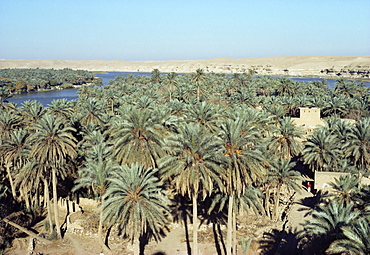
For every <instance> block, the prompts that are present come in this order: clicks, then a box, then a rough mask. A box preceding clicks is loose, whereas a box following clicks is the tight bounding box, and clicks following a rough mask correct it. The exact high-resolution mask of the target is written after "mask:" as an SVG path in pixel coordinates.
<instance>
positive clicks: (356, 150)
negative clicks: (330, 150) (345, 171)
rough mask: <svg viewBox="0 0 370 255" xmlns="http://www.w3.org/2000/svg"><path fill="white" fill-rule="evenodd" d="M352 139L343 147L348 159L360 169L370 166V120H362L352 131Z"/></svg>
mask: <svg viewBox="0 0 370 255" xmlns="http://www.w3.org/2000/svg"><path fill="white" fill-rule="evenodd" d="M351 138H352V139H350V140H348V141H347V143H346V144H344V145H343V147H344V152H345V155H346V156H347V157H351V158H352V159H353V163H354V165H356V166H359V167H360V168H364V169H366V168H367V167H369V166H370V118H366V119H362V120H360V121H359V122H358V123H356V124H355V126H354V127H353V129H352V136H351Z"/></svg>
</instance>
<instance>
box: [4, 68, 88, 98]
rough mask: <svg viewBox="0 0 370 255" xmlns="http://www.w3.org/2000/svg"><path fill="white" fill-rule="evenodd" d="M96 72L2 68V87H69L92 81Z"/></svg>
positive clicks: (12, 89) (19, 91)
mask: <svg viewBox="0 0 370 255" xmlns="http://www.w3.org/2000/svg"><path fill="white" fill-rule="evenodd" d="M93 81H94V74H93V73H92V72H89V71H84V70H72V69H68V68H65V69H61V70H58V69H0V87H5V88H7V89H8V91H10V92H12V93H14V92H18V93H21V92H29V91H37V90H40V89H53V88H56V87H60V88H68V87H71V86H73V85H83V84H87V83H92V82H93Z"/></svg>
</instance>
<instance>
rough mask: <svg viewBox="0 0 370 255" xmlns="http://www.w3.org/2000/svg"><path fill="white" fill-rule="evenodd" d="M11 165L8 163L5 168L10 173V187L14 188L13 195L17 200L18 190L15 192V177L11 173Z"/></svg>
mask: <svg viewBox="0 0 370 255" xmlns="http://www.w3.org/2000/svg"><path fill="white" fill-rule="evenodd" d="M10 166H11V163H8V164H6V165H5V168H6V173H7V175H8V179H9V184H10V188H11V190H12V195H13V198H14V199H15V200H18V199H17V197H16V195H17V194H16V192H15V187H14V182H13V177H12V175H11V174H10Z"/></svg>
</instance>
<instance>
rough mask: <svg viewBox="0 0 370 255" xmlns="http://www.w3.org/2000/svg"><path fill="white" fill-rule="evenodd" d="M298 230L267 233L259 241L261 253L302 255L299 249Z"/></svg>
mask: <svg viewBox="0 0 370 255" xmlns="http://www.w3.org/2000/svg"><path fill="white" fill-rule="evenodd" d="M297 234H298V232H297V231H296V230H294V231H292V230H291V229H290V230H278V229H273V230H272V231H271V232H265V233H264V234H263V238H262V240H261V241H259V244H260V249H261V253H260V254H263V255H274V254H289V255H300V254H302V251H301V250H300V248H299V243H300V239H299V238H298V237H297Z"/></svg>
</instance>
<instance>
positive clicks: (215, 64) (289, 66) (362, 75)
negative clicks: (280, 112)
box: [0, 56, 370, 81]
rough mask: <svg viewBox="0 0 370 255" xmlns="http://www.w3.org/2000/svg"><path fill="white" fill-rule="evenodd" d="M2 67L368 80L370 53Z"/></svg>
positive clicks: (2, 64) (10, 63)
mask: <svg viewBox="0 0 370 255" xmlns="http://www.w3.org/2000/svg"><path fill="white" fill-rule="evenodd" d="M0 68H54V69H63V68H70V69H76V70H88V71H95V72H96V71H100V72H113V71H116V72H151V71H153V70H154V69H158V70H159V71H160V72H176V73H193V72H195V71H196V70H197V69H203V70H204V71H205V72H207V73H211V72H214V73H227V74H232V73H243V72H248V71H249V70H253V71H255V72H256V75H272V76H289V77H294V76H296V77H308V76H315V77H320V78H324V79H338V78H340V77H343V78H345V79H356V80H366V81H367V80H369V79H370V56H354V57H335V56H333V57H330V56H321V57H320V56H306V57H262V58H245V59H210V60H178V61H177V60H171V61H123V60H113V61H104V60H9V59H0Z"/></svg>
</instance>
